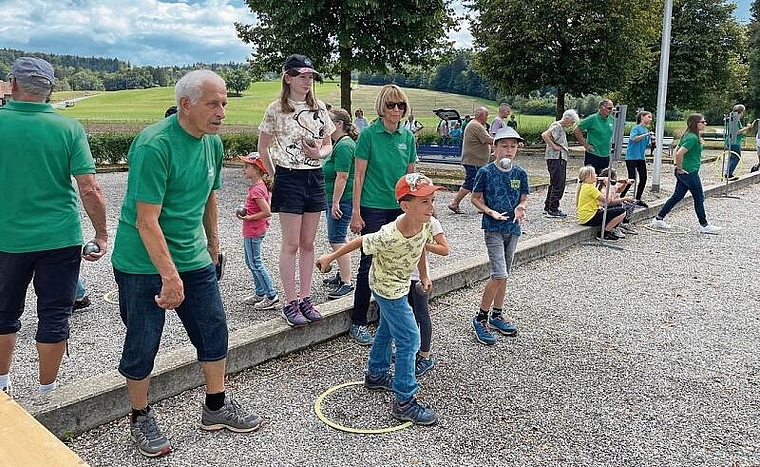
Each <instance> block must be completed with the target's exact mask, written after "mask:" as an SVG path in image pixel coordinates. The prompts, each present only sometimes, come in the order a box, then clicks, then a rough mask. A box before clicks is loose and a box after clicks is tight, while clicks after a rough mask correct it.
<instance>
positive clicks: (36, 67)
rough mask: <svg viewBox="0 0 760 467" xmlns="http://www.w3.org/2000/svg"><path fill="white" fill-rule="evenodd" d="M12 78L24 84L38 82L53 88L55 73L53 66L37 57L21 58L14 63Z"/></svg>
mask: <svg viewBox="0 0 760 467" xmlns="http://www.w3.org/2000/svg"><path fill="white" fill-rule="evenodd" d="M11 76H13V77H14V78H15V79H17V80H19V81H23V82H36V83H38V84H43V85H48V86H50V87H53V84H55V72H54V71H53V65H51V64H50V63H48V62H47V61H45V60H43V59H41V58H37V57H19V58H17V59H16V61H15V62H13V66H12V67H11Z"/></svg>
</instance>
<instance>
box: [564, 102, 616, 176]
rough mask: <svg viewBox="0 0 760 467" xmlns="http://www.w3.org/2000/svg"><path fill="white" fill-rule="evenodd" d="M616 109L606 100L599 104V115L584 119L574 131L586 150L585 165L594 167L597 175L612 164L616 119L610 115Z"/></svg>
mask: <svg viewBox="0 0 760 467" xmlns="http://www.w3.org/2000/svg"><path fill="white" fill-rule="evenodd" d="M614 108H615V106H614V105H613V104H612V101H611V100H609V99H604V100H603V101H602V102H600V103H599V111H598V112H597V113H595V114H593V115H589V116H588V117H586V118H584V119H583V120H581V121H580V122H578V125H576V126H575V128H574V129H573V133H575V137H576V138H577V139H578V142H579V143H581V146H583V147H584V148H586V157H585V158H584V160H583V164H584V165H590V166H593V167H594V170H595V171H596V174H597V175H599V173H600V172H601V171H602V170H604V169H606V168H607V167H608V166H609V164H610V152H611V147H612V130H613V128H614V126H615V117H613V116H612V115H610V114H611V113H612V109H614ZM584 131H585V132H586V137H585V138H584V137H583V132H584Z"/></svg>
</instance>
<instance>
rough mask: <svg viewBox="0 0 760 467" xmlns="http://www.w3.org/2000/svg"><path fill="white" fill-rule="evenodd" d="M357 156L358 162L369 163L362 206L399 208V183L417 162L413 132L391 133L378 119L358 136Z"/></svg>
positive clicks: (400, 129) (399, 129) (405, 130)
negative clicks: (409, 168)
mask: <svg viewBox="0 0 760 467" xmlns="http://www.w3.org/2000/svg"><path fill="white" fill-rule="evenodd" d="M354 154H355V156H356V158H357V159H363V160H366V161H367V172H366V174H365V175H364V185H363V186H362V199H361V205H362V206H364V207H368V208H375V209H398V206H399V205H398V201H396V182H397V181H398V179H399V178H401V177H402V176H403V175H404V174H406V170H407V168H408V167H409V164H413V163H415V162H417V148H416V146H415V143H414V135H412V132H411V131H409V130H407V129H405V128H401V127H399V128H398V129H396V130H395V131H393V132H390V131H388V130H387V129H386V128H385V125H383V119H382V118H378V119H377V120H375V122H374V123H373V124H372V125H370V126H368V127H367V128H365V129H364V131H362V132H361V133H360V134H359V140H358V141H357V142H356V152H355V153H354Z"/></svg>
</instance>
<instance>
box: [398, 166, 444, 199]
mask: <svg viewBox="0 0 760 467" xmlns="http://www.w3.org/2000/svg"><path fill="white" fill-rule="evenodd" d="M438 190H443V187H442V186H436V185H433V181H432V180H430V179H429V178H428V177H426V176H424V175H422V174H421V173H419V172H414V173H410V174H406V175H404V176H403V177H401V178H399V179H398V182H396V199H397V200H399V199H401V198H403V197H404V196H406V195H412V196H428V195H430V194H431V193H434V192H436V191H438Z"/></svg>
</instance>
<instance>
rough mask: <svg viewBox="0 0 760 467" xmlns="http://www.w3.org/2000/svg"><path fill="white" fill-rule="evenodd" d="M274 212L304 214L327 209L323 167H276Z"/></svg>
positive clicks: (273, 188) (273, 194)
mask: <svg viewBox="0 0 760 467" xmlns="http://www.w3.org/2000/svg"><path fill="white" fill-rule="evenodd" d="M271 208H272V212H286V213H289V214H303V213H305V212H322V211H324V210H325V209H327V195H326V194H325V174H324V172H322V169H321V168H319V169H306V170H294V169H287V168H285V167H280V166H279V165H278V166H277V168H276V169H275V174H274V186H273V187H272V206H271Z"/></svg>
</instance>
